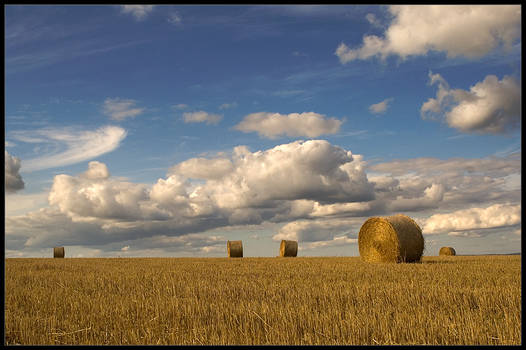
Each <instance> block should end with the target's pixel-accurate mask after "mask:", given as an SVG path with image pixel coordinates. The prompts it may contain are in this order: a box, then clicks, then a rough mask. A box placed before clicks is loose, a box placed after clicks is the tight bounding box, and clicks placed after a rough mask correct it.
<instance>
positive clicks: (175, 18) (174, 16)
mask: <svg viewBox="0 0 526 350" xmlns="http://www.w3.org/2000/svg"><path fill="white" fill-rule="evenodd" d="M168 22H170V23H171V24H175V25H182V24H183V17H182V16H181V15H180V14H179V13H178V12H171V13H169V14H168Z"/></svg>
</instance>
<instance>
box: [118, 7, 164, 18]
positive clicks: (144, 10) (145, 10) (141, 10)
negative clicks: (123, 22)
mask: <svg viewBox="0 0 526 350" xmlns="http://www.w3.org/2000/svg"><path fill="white" fill-rule="evenodd" d="M154 6H155V5H120V7H121V11H122V13H127V14H131V15H132V16H134V17H135V19H137V20H138V21H141V20H143V19H145V18H146V17H147V16H148V15H149V14H150V12H152V11H153V8H154Z"/></svg>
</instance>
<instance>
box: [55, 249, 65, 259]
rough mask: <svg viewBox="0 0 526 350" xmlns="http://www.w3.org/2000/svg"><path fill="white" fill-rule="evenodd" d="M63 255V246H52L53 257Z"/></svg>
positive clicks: (61, 256)
mask: <svg viewBox="0 0 526 350" xmlns="http://www.w3.org/2000/svg"><path fill="white" fill-rule="evenodd" d="M64 256H65V254H64V247H55V248H53V257H54V258H63V257H64Z"/></svg>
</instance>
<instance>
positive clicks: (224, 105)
mask: <svg viewBox="0 0 526 350" xmlns="http://www.w3.org/2000/svg"><path fill="white" fill-rule="evenodd" d="M235 107H237V103H236V102H232V103H223V104H222V105H221V106H219V109H221V110H223V109H230V108H235Z"/></svg>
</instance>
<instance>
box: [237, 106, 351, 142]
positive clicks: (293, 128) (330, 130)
mask: <svg viewBox="0 0 526 350" xmlns="http://www.w3.org/2000/svg"><path fill="white" fill-rule="evenodd" d="M341 124H342V121H341V120H338V119H336V118H326V117H325V116H324V115H322V114H318V113H314V112H304V113H290V114H280V113H269V112H259V113H251V114H249V115H247V116H245V118H243V120H242V121H241V122H240V123H239V124H237V125H236V126H235V127H234V128H235V129H237V130H240V131H243V132H257V133H258V134H259V136H260V137H267V138H270V139H275V138H277V137H279V136H290V137H297V136H306V137H318V136H320V135H324V134H335V133H337V132H338V131H339V130H340V126H341Z"/></svg>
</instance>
